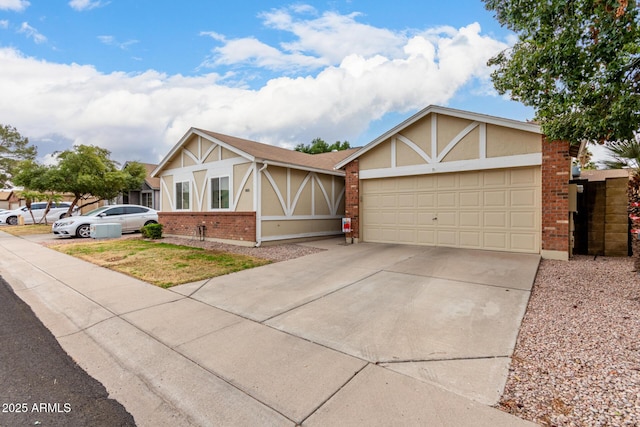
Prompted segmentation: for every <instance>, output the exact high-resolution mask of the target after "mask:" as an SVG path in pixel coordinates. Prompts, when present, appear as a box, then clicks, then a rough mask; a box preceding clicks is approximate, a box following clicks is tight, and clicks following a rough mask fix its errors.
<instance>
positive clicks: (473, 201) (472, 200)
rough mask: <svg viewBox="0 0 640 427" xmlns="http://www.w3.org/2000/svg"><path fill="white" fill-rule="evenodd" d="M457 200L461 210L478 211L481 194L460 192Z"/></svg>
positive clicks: (477, 192)
mask: <svg viewBox="0 0 640 427" xmlns="http://www.w3.org/2000/svg"><path fill="white" fill-rule="evenodd" d="M458 200H459V203H460V207H461V208H466V209H471V208H476V209H479V208H480V207H481V206H482V203H481V200H482V197H481V194H480V192H479V191H473V192H470V191H465V192H461V193H460V194H459V195H458Z"/></svg>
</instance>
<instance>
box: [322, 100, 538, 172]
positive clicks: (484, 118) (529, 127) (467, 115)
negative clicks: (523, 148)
mask: <svg viewBox="0 0 640 427" xmlns="http://www.w3.org/2000/svg"><path fill="white" fill-rule="evenodd" d="M431 113H435V114H443V115H446V116H452V117H459V118H462V119H467V120H472V121H478V122H482V123H489V124H493V125H497V126H504V127H508V128H512V129H518V130H522V131H526V132H533V133H538V134H541V131H540V125H538V124H536V123H528V122H521V121H518V120H512V119H503V118H501V117H495V116H489V115H486V114H479V113H472V112H470V111H463V110H456V109H453V108H446V107H438V106H436V105H429V106H428V107H427V108H424V109H423V110H421V111H418V112H417V113H416V114H414V115H413V116H411V117H409V118H408V119H406V120H405V121H403V122H402V123H400V124H399V125H397V126H395V127H394V128H392V129H390V130H388V131H387V132H385V133H383V134H382V135H380V136H379V137H377V138H376V139H374V140H373V141H371V142H370V143H368V144H367V145H365V146H364V147H362V148H361V149H360V150H358V151H356V152H355V153H353V154H352V155H350V156H349V157H347V158H346V159H344V160H342V161H341V162H340V163H338V164H336V165H335V166H334V168H335V169H342V168H343V167H345V166H346V165H347V164H349V162H351V161H352V160H354V159H357V158H358V157H360V156H361V155H363V154H364V153H366V152H367V151H369V150H371V149H372V148H374V147H376V146H377V145H378V144H380V143H382V142H384V141H386V140H387V139H388V138H390V137H392V136H393V135H395V134H396V133H398V132H400V131H402V130H403V129H405V128H407V127H408V126H410V125H412V124H414V123H415V122H417V121H418V120H420V119H422V118H423V117H425V116H427V115H429V114H431Z"/></svg>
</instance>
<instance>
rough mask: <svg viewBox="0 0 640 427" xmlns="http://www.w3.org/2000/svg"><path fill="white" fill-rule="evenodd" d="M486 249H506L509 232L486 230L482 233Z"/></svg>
mask: <svg viewBox="0 0 640 427" xmlns="http://www.w3.org/2000/svg"><path fill="white" fill-rule="evenodd" d="M482 237H483V241H484V245H483V246H484V248H485V249H493V250H497V251H505V250H507V249H508V247H507V232H506V231H505V232H502V233H500V232H485V233H483V235H482Z"/></svg>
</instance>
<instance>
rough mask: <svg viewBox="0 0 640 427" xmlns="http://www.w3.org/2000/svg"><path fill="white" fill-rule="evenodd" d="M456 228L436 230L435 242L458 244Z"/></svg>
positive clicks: (455, 245)
mask: <svg viewBox="0 0 640 427" xmlns="http://www.w3.org/2000/svg"><path fill="white" fill-rule="evenodd" d="M457 237H458V232H457V230H436V244H437V245H438V246H454V247H457V246H458V239H457Z"/></svg>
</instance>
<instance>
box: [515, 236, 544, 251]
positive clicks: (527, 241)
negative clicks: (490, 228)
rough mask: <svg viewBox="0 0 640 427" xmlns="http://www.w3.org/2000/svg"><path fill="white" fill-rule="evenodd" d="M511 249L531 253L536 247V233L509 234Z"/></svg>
mask: <svg viewBox="0 0 640 427" xmlns="http://www.w3.org/2000/svg"><path fill="white" fill-rule="evenodd" d="M510 238H511V249H512V250H515V251H520V252H533V251H534V250H535V248H536V247H537V240H538V238H537V234H536V233H511V235H510Z"/></svg>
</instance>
